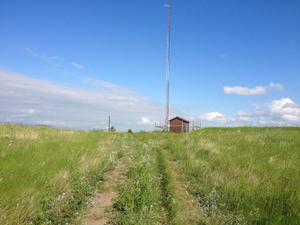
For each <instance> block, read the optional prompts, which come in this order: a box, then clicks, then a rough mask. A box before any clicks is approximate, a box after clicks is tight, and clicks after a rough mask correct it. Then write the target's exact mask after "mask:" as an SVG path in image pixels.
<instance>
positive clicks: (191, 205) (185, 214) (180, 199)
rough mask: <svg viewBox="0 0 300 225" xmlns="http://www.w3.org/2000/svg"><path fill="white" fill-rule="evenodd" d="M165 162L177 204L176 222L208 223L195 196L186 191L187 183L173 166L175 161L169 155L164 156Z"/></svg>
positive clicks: (192, 224)
mask: <svg viewBox="0 0 300 225" xmlns="http://www.w3.org/2000/svg"><path fill="white" fill-rule="evenodd" d="M166 160H167V161H166V162H167V165H168V167H169V172H170V176H171V179H172V182H173V184H174V191H175V193H174V194H175V198H176V205H177V215H176V217H177V222H178V224H189V225H206V224H209V223H208V221H207V219H206V217H205V215H204V214H203V212H202V211H201V207H200V205H199V202H198V200H197V198H195V197H194V196H193V195H191V194H190V193H189V191H188V185H187V183H186V182H185V181H184V180H183V177H182V174H181V173H180V171H178V169H177V168H176V166H175V164H176V163H175V162H172V160H170V156H169V155H167V156H166Z"/></svg>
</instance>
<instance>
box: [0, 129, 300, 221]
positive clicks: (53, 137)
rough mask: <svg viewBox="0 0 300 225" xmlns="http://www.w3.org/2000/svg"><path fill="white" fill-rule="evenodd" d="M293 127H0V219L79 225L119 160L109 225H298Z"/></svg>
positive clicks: (298, 166) (299, 176)
mask: <svg viewBox="0 0 300 225" xmlns="http://www.w3.org/2000/svg"><path fill="white" fill-rule="evenodd" d="M299 151H300V129H299V128H206V129H202V130H200V131H196V132H192V133H186V134H171V133H133V134H131V133H107V132H106V133H104V132H82V131H68V130H59V129H50V128H42V127H40V128H33V127H24V126H13V125H1V126H0V224H4V225H6V224H7V225H8V224H9V225H10V224H83V223H84V222H83V221H84V216H85V212H86V210H87V209H88V208H89V205H90V204H91V202H92V200H93V197H94V196H95V194H96V193H97V192H99V191H101V186H102V185H103V182H105V180H106V176H107V174H108V172H109V171H112V170H114V168H115V166H116V165H118V164H119V163H120V162H123V163H125V165H126V169H125V170H124V176H125V177H126V181H125V183H124V184H123V185H121V186H120V187H119V191H118V196H117V197H116V198H115V199H114V201H113V204H112V206H111V208H110V209H109V210H108V211H109V212H110V215H111V216H110V218H109V224H124V225H132V224H145V225H150V224H153V225H154V224H157V225H158V224H172V225H173V224H174V225H176V224H178V225H180V224H182V225H187V224H189V225H194V224H195V225H196V224H198V225H199V224H203V225H205V224H206V225H213V224H261V225H263V224H270V225H271V224H272V225H273V224H275V225H276V224H291V225H294V224H300V223H299V221H300V189H299V187H300V152H299Z"/></svg>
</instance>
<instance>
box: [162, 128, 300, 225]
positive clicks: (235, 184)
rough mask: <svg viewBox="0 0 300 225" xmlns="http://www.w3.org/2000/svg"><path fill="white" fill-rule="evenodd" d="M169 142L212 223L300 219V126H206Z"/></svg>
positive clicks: (178, 164) (278, 222) (293, 222)
mask: <svg viewBox="0 0 300 225" xmlns="http://www.w3.org/2000/svg"><path fill="white" fill-rule="evenodd" d="M167 144H168V149H169V151H170V152H171V153H172V156H173V160H174V161H175V162H176V163H177V167H178V171H180V172H181V173H182V175H183V176H184V177H185V179H186V182H187V183H189V189H190V192H191V193H193V194H194V195H195V196H196V197H197V198H198V199H199V202H200V203H201V206H202V210H203V211H204V212H205V214H206V215H207V217H209V218H210V221H211V222H212V223H218V224H272V225H273V224H274V225H275V224H278V225H279V224H290V225H292V224H293V225H294V224H299V221H300V189H299V187H300V158H299V157H300V129H299V128H231V129H226V128H224V129H221V128H220V129H217V128H215V129H204V130H202V131H200V132H196V133H193V134H189V135H183V136H181V138H170V139H169V140H168V143H167Z"/></svg>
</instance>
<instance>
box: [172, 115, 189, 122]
mask: <svg viewBox="0 0 300 225" xmlns="http://www.w3.org/2000/svg"><path fill="white" fill-rule="evenodd" d="M175 119H178V120H181V121H183V122H186V123H189V122H190V121H187V120H185V119H183V118H181V117H179V116H176V117H174V118H172V119H170V120H169V121H170V122H171V121H172V120H175Z"/></svg>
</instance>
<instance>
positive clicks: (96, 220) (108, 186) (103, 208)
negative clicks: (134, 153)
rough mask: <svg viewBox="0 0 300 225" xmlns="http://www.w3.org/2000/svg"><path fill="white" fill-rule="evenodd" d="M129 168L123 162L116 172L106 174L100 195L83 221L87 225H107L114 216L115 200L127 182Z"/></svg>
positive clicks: (95, 198) (94, 200)
mask: <svg viewBox="0 0 300 225" xmlns="http://www.w3.org/2000/svg"><path fill="white" fill-rule="evenodd" d="M126 169H127V166H126V164H125V162H124V160H122V161H121V162H119V164H118V165H117V166H116V167H115V168H114V170H112V171H110V172H108V173H107V174H105V177H104V183H103V186H102V187H101V190H100V191H99V193H97V194H96V196H95V197H94V199H93V200H92V204H91V207H90V208H89V209H88V212H87V214H86V216H85V219H84V220H83V224H85V225H105V224H107V222H108V220H109V219H110V218H111V216H112V204H113V200H114V199H115V198H116V197H117V196H118V191H119V190H118V189H119V187H120V185H122V184H123V183H124V182H125V175H124V172H125V171H126Z"/></svg>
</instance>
